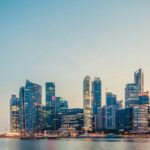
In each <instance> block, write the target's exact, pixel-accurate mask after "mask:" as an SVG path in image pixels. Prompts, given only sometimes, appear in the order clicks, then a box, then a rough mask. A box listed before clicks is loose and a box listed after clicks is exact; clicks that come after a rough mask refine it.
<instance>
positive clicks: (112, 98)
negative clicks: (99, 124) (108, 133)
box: [106, 92, 117, 130]
mask: <svg viewBox="0 0 150 150" xmlns="http://www.w3.org/2000/svg"><path fill="white" fill-rule="evenodd" d="M116 104H117V100H116V95H114V94H113V93H110V92H108V93H106V129H108V130H114V129H116V106H117V105H116Z"/></svg>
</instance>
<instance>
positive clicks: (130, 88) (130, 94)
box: [125, 83, 139, 108]
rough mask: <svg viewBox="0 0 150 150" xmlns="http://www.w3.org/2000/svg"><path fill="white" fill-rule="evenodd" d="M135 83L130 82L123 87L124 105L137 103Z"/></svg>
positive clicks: (137, 92) (128, 105)
mask: <svg viewBox="0 0 150 150" xmlns="http://www.w3.org/2000/svg"><path fill="white" fill-rule="evenodd" d="M138 89H139V88H138V86H137V85H136V84H135V83H130V84H127V85H126V88H125V107H126V108H127V107H131V106H133V105H136V104H138V103H139V101H138V100H139V98H138V94H139V90H138Z"/></svg>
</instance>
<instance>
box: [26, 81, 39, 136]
mask: <svg viewBox="0 0 150 150" xmlns="http://www.w3.org/2000/svg"><path fill="white" fill-rule="evenodd" d="M41 97H42V87H41V86H40V85H38V84H35V83H32V82H30V81H29V80H27V81H26V86H25V91H24V103H25V108H24V112H25V130H26V132H28V133H31V134H33V133H37V132H38V131H40V129H41V126H40V124H41V123H40V122H41V112H42V104H41V103H42V99H41Z"/></svg>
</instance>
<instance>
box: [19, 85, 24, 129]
mask: <svg viewBox="0 0 150 150" xmlns="http://www.w3.org/2000/svg"><path fill="white" fill-rule="evenodd" d="M24 97H25V88H24V87H21V88H20V90H19V99H20V123H19V124H20V130H21V132H24V131H25V99H24Z"/></svg>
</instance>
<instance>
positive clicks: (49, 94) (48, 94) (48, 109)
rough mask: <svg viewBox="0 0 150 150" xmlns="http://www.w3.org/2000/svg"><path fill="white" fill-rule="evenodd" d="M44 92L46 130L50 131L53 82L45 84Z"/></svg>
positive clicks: (53, 98) (53, 94)
mask: <svg viewBox="0 0 150 150" xmlns="http://www.w3.org/2000/svg"><path fill="white" fill-rule="evenodd" d="M45 90H46V130H51V124H52V119H53V117H52V113H53V110H55V104H54V103H55V101H56V97H55V83H54V82H46V84H45Z"/></svg>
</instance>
